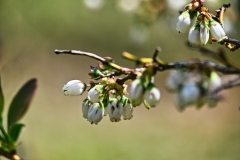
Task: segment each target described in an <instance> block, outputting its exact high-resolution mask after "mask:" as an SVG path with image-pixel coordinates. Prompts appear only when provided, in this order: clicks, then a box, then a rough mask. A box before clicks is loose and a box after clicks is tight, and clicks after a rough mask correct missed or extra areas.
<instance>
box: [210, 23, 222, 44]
mask: <svg viewBox="0 0 240 160" xmlns="http://www.w3.org/2000/svg"><path fill="white" fill-rule="evenodd" d="M210 32H211V35H212V37H213V38H215V39H216V40H218V41H221V40H223V39H224V38H226V34H225V31H224V30H223V27H222V26H221V25H220V24H219V23H218V22H217V21H215V20H211V21H210Z"/></svg>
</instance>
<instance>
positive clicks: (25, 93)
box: [8, 78, 37, 128]
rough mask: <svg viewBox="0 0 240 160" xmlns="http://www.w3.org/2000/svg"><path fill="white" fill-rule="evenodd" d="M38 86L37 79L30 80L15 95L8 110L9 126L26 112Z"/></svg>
mask: <svg viewBox="0 0 240 160" xmlns="http://www.w3.org/2000/svg"><path fill="white" fill-rule="evenodd" d="M36 88H37V79H35V78H34V79H31V80H29V81H28V82H27V83H26V84H25V85H24V86H22V88H21V89H20V90H19V91H18V93H17V94H16V95H15V97H14V99H13V101H12V103H11V105H10V107H9V110H8V128H10V126H11V125H13V124H14V123H16V122H17V121H18V120H20V119H21V118H22V117H23V115H24V114H25V113H26V111H27V109H28V107H29V104H30V102H31V101H32V98H33V95H34V93H35V90H36Z"/></svg>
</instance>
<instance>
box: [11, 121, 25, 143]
mask: <svg viewBox="0 0 240 160" xmlns="http://www.w3.org/2000/svg"><path fill="white" fill-rule="evenodd" d="M23 127H25V125H24V124H21V123H15V124H13V125H12V126H11V127H10V128H9V133H8V135H9V136H10V137H11V140H12V141H13V142H16V141H17V140H18V138H19V135H20V133H21V131H22V129H23Z"/></svg>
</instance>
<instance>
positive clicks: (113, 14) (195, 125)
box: [0, 0, 240, 160]
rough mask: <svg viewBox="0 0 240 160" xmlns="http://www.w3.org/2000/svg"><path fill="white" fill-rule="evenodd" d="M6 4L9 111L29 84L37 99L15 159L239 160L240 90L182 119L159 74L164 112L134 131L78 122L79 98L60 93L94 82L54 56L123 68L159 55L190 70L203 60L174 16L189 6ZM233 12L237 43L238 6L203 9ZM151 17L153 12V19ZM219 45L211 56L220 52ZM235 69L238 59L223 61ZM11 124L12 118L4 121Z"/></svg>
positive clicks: (130, 124) (140, 115)
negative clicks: (126, 56)
mask: <svg viewBox="0 0 240 160" xmlns="http://www.w3.org/2000/svg"><path fill="white" fill-rule="evenodd" d="M139 2H140V1H139V0H131V1H130V0H109V1H107V0H105V1H104V0H83V1H77V0H69V1H61V0H50V1H49V0H41V1H31V0H20V1H16V0H0V67H1V75H2V83H3V91H4V95H5V98H6V106H8V105H9V103H10V102H11V99H12V98H13V96H14V95H15V93H16V92H17V90H18V89H19V88H20V87H21V86H22V85H23V84H24V83H25V82H26V81H27V80H28V79H30V78H32V77H36V78H37V79H38V86H39V87H38V90H37V93H36V95H35V97H34V100H33V102H32V104H31V108H30V109H29V112H28V113H27V115H26V116H25V117H24V119H23V120H22V121H23V122H24V123H25V124H26V128H25V130H24V132H23V134H22V135H21V137H20V140H19V142H20V145H19V148H18V153H19V155H20V156H21V157H23V158H24V159H25V160H66V159H71V160H72V159H74V160H95V159H101V160H122V159H127V160H128V159H129V160H146V159H152V160H158V159H164V160H165V159H166V160H175V159H183V160H190V159H194V160H203V159H204V160H207V159H209V160H226V159H227V160H239V159H240V152H239V151H240V111H239V106H240V99H239V93H240V89H239V88H234V89H231V90H228V91H225V92H224V95H225V99H224V101H223V102H221V103H220V104H219V105H218V106H217V107H216V108H214V109H209V108H207V107H204V108H202V109H201V110H196V109H195V108H193V107H192V108H187V110H185V111H184V112H179V111H177V109H176V108H175V106H174V104H173V95H172V94H170V93H168V92H167V91H166V90H165V88H164V81H165V78H166V76H167V74H168V72H164V73H159V74H158V75H157V77H156V83H157V85H158V87H159V88H160V90H161V93H162V99H161V102H160V105H159V106H158V107H156V108H154V109H151V110H147V109H145V108H144V107H143V106H141V107H138V108H135V110H134V117H133V119H131V120H130V121H124V120H122V121H121V122H119V123H112V122H110V121H109V118H108V117H104V119H103V120H102V121H101V122H100V123H99V124H98V125H91V124H90V123H89V122H87V121H86V119H83V118H82V113H81V102H82V101H83V99H84V98H85V97H86V93H85V94H84V95H82V96H81V97H65V96H64V95H63V93H62V91H61V89H62V87H63V85H64V84H65V83H66V82H68V81H69V80H72V79H80V80H82V81H84V82H88V81H89V77H88V76H87V73H88V72H89V65H93V66H94V65H96V64H97V63H96V61H94V60H92V59H90V58H88V57H77V56H70V55H56V54H54V49H79V50H83V51H89V52H93V53H96V54H99V55H100V56H111V57H113V58H114V60H115V62H116V63H118V64H121V65H125V66H127V67H134V64H133V63H131V62H128V61H126V60H123V59H122V58H121V53H122V52H123V51H128V52H130V53H133V54H135V55H137V56H143V57H151V56H152V53H153V51H154V49H155V47H156V46H161V48H162V52H161V53H160V58H162V59H163V60H165V61H184V60H188V59H190V58H196V57H198V58H200V59H207V58H206V57H202V56H201V54H200V53H199V52H198V51H196V50H192V49H189V48H187V47H186V45H185V43H186V41H187V34H178V33H177V32H176V31H175V25H176V22H177V17H178V10H181V9H182V8H183V6H184V4H186V3H187V2H188V1H185V0H182V1H180V0H179V1H174V0H166V1H164V0H153V3H152V4H153V5H152V6H151V5H150V6H149V5H148V4H147V1H146V4H140V3H139ZM229 2H230V3H232V4H233V7H232V8H230V9H229V10H227V13H226V19H225V21H226V32H227V34H228V35H229V36H230V37H232V38H235V39H240V30H239V27H240V25H239V14H240V13H239V10H237V9H239V8H240V5H239V1H237V0H235V1H234V0H228V1H226V0H224V1H223V0H222V1H214V0H207V4H206V5H208V6H209V8H210V10H211V11H212V12H214V10H215V9H218V8H219V7H220V6H221V4H222V3H229ZM149 8H150V9H149ZM218 47H219V45H217V44H213V45H211V46H208V48H210V49H213V50H216V49H217V48H218ZM226 52H227V53H228V55H229V56H230V57H231V58H232V59H233V60H234V61H235V62H236V63H238V64H239V60H240V52H239V51H236V52H233V53H232V52H230V51H227V50H226ZM5 115H6V113H5Z"/></svg>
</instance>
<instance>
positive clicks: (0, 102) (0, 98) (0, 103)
mask: <svg viewBox="0 0 240 160" xmlns="http://www.w3.org/2000/svg"><path fill="white" fill-rule="evenodd" d="M3 109H4V98H3V92H2V84H1V76H0V117H2V112H3ZM1 119H2V118H1Z"/></svg>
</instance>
